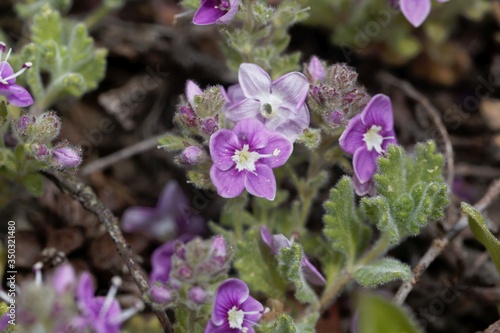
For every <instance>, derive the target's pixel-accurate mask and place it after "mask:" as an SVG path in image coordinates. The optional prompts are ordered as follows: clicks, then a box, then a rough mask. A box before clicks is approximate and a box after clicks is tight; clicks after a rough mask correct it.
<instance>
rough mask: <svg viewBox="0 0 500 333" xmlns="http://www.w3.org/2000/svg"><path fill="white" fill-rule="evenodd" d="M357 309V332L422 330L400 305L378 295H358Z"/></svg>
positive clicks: (387, 332) (417, 331)
mask: <svg viewBox="0 0 500 333" xmlns="http://www.w3.org/2000/svg"><path fill="white" fill-rule="evenodd" d="M357 309H358V327H359V330H358V332H359V333H381V332H384V333H395V332H398V333H403V332H404V333H420V332H422V331H421V330H420V329H419V328H418V326H417V325H416V324H415V323H414V321H413V319H412V318H411V317H410V316H409V315H408V314H407V313H406V312H405V311H404V310H403V309H402V308H401V307H399V306H397V305H396V304H393V303H391V302H389V301H387V300H385V299H384V298H382V297H380V296H378V295H371V294H362V295H360V297H359V299H358V301H357Z"/></svg>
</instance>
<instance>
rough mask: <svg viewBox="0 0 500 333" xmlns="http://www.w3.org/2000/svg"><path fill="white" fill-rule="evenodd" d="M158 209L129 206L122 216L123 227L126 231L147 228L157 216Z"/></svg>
mask: <svg viewBox="0 0 500 333" xmlns="http://www.w3.org/2000/svg"><path fill="white" fill-rule="evenodd" d="M155 214H156V210H155V209H154V208H151V207H143V206H136V207H129V208H127V209H126V210H125V212H124V213H123V216H122V221H121V225H122V229H123V230H124V231H126V232H134V231H139V230H147V229H148V227H149V226H150V224H151V223H152V222H154V219H155V217H156V215H155Z"/></svg>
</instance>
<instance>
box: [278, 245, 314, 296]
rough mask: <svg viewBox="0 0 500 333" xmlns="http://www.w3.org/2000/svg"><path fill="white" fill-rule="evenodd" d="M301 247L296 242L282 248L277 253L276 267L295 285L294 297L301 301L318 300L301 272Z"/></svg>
mask: <svg viewBox="0 0 500 333" xmlns="http://www.w3.org/2000/svg"><path fill="white" fill-rule="evenodd" d="M302 256H303V251H302V247H301V246H300V245H299V244H298V243H294V244H292V246H291V247H289V248H283V249H281V250H280V252H279V253H278V269H279V272H280V274H281V275H282V276H283V277H284V278H286V279H287V280H288V281H289V282H291V283H292V284H293V285H294V287H295V298H297V300H299V301H300V302H302V303H315V302H317V301H318V299H317V297H316V294H315V293H314V290H312V289H311V287H310V286H309V284H307V282H306V280H305V278H304V274H303V273H302Z"/></svg>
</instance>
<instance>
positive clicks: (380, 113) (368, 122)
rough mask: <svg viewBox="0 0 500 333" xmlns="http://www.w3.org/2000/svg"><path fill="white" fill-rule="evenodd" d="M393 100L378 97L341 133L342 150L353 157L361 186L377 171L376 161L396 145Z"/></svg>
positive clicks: (379, 95) (384, 96)
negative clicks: (388, 147) (390, 146)
mask: <svg viewBox="0 0 500 333" xmlns="http://www.w3.org/2000/svg"><path fill="white" fill-rule="evenodd" d="M393 126H394V119H393V115H392V105H391V100H390V98H389V97H388V96H386V95H382V94H378V95H376V96H374V97H373V98H372V99H371V100H370V102H368V104H367V105H366V106H365V108H364V110H363V111H362V112H361V114H358V115H356V116H355V117H353V118H352V119H351V120H350V121H349V123H348V124H347V128H346V129H345V131H344V133H342V135H341V137H340V139H339V143H340V147H341V148H342V149H343V150H344V151H345V152H346V153H349V154H353V155H354V157H353V162H352V163H353V166H354V172H355V176H357V177H358V179H359V182H360V184H365V183H367V182H369V181H370V180H371V179H372V177H373V175H374V174H375V171H376V169H377V158H378V157H379V156H380V155H382V154H384V153H385V152H386V150H387V146H388V145H389V144H397V141H396V136H395V134H394V128H393Z"/></svg>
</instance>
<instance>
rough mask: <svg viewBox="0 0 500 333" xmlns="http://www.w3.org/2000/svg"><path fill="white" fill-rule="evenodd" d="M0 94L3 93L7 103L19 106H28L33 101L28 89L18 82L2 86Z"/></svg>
mask: <svg viewBox="0 0 500 333" xmlns="http://www.w3.org/2000/svg"><path fill="white" fill-rule="evenodd" d="M0 95H4V96H5V97H6V98H7V101H9V103H11V104H12V105H15V106H18V107H20V108H24V107H27V106H30V105H32V104H33V103H34V101H33V97H31V94H30V93H29V92H28V90H26V89H24V88H23V87H21V86H20V85H18V84H11V85H8V86H3V87H2V89H0Z"/></svg>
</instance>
